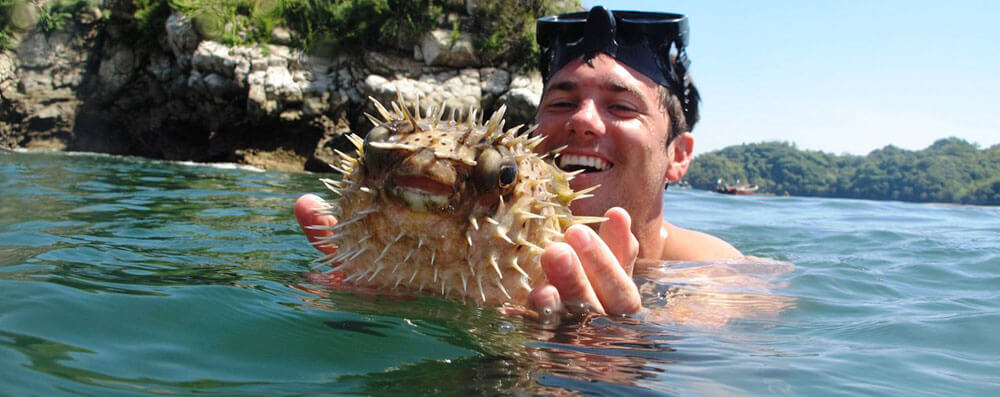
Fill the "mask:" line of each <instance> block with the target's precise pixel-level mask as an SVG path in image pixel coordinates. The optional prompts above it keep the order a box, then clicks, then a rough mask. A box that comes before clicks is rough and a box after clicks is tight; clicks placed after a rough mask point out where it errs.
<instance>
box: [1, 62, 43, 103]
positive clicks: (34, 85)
mask: <svg viewBox="0 0 1000 397" xmlns="http://www.w3.org/2000/svg"><path fill="white" fill-rule="evenodd" d="M19 84H20V91H21V92H22V93H24V95H27V96H28V97H30V98H39V99H42V98H48V97H50V96H51V95H52V88H53V87H52V76H51V75H49V74H48V73H45V72H38V71H34V70H30V69H28V70H21V81H20V83H19ZM4 95H6V93H5V94H4Z"/></svg>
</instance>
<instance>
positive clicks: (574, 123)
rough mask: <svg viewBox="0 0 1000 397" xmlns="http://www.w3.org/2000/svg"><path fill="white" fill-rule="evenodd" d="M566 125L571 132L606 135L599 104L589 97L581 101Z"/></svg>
mask: <svg viewBox="0 0 1000 397" xmlns="http://www.w3.org/2000/svg"><path fill="white" fill-rule="evenodd" d="M566 127H567V129H568V130H569V132H570V133H571V134H579V135H583V136H600V135H604V120H602V119H601V112H600V111H599V110H598V108H597V104H596V103H594V101H593V100H589V99H588V100H584V101H581V102H580V105H579V107H577V108H576V110H575V111H574V112H573V113H572V114H571V115H570V117H569V120H567V121H566Z"/></svg>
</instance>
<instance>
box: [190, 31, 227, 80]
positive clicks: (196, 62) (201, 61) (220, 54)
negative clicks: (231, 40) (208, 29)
mask: <svg viewBox="0 0 1000 397" xmlns="http://www.w3.org/2000/svg"><path fill="white" fill-rule="evenodd" d="M235 65H236V60H235V59H233V58H232V57H230V49H229V47H227V46H226V45H224V44H221V43H217V42H214V41H208V40H206V41H203V42H201V43H199V44H198V48H197V49H196V50H195V51H194V55H193V56H191V66H192V67H193V68H194V69H196V70H198V71H200V72H202V73H218V74H220V75H223V76H226V77H233V67H234V66H235Z"/></svg>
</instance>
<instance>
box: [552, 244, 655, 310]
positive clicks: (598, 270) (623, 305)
mask: <svg viewBox="0 0 1000 397" xmlns="http://www.w3.org/2000/svg"><path fill="white" fill-rule="evenodd" d="M564 239H565V241H566V243H568V244H569V245H570V246H571V247H572V249H573V250H574V251H575V256H577V258H578V259H579V262H580V264H581V266H582V267H583V270H584V272H585V273H586V277H587V279H588V280H589V281H590V285H591V286H593V288H592V289H593V291H594V292H595V293H596V294H597V296H598V297H600V302H601V305H602V307H603V308H604V309H606V310H607V312H608V313H613V314H625V313H635V312H638V311H639V309H641V308H642V302H641V300H640V298H639V290H638V289H637V288H636V286H635V282H633V281H632V276H631V275H629V274H628V273H626V269H623V268H622V266H621V265H620V264H619V263H618V259H617V258H616V257H615V254H614V253H613V252H611V249H610V248H608V246H607V245H606V244H604V243H603V242H602V241H601V238H600V237H599V236H598V235H597V233H594V231H593V230H591V229H590V228H589V227H586V226H583V225H574V226H572V227H570V228H569V229H567V230H566V235H565V238H564ZM629 263H631V261H630V262H629ZM557 287H558V286H557ZM559 291H560V293H562V291H563V290H562V288H560V289H559ZM563 295H565V294H563ZM566 301H567V299H566V298H565V296H564V297H563V303H564V304H565V303H566Z"/></svg>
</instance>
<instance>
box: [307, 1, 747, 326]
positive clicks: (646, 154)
mask: <svg viewBox="0 0 1000 397" xmlns="http://www.w3.org/2000/svg"><path fill="white" fill-rule="evenodd" d="M538 28H539V29H538V39H539V44H540V45H541V47H542V51H543V57H542V61H541V65H540V69H541V71H542V75H543V77H544V78H545V79H546V86H545V90H544V92H543V95H542V100H541V103H540V105H539V109H538V115H537V121H538V128H537V130H536V132H535V133H537V134H541V135H545V136H548V137H549V138H548V139H546V140H545V142H544V143H543V147H542V148H541V150H542V151H547V150H551V149H554V148H557V147H561V146H566V149H565V150H564V151H563V152H562V154H561V155H560V156H559V158H558V165H559V166H560V167H562V168H564V169H583V170H584V173H582V174H580V175H578V176H577V177H576V178H575V179H574V180H573V181H572V184H571V185H572V187H573V188H574V189H576V190H580V189H583V188H586V187H589V186H593V185H596V184H600V185H601V187H600V188H598V189H597V190H595V191H594V192H593V195H594V196H593V197H591V198H588V199H581V200H578V201H575V202H574V203H573V206H572V210H573V212H574V213H575V214H578V215H590V216H592V215H604V216H605V217H607V218H608V220H607V221H606V222H604V223H602V224H601V225H600V227H599V230H598V231H597V232H595V231H594V230H592V229H591V228H589V227H586V226H582V225H577V226H574V227H571V228H569V229H568V230H566V233H565V239H564V240H565V242H563V243H555V244H552V245H551V246H549V247H546V248H545V251H544V252H543V253H542V257H541V263H542V268H543V269H544V271H545V273H546V276H547V278H548V281H549V284H546V285H542V286H539V287H537V288H536V289H535V290H533V291H532V292H531V297H530V300H531V302H532V304H533V306H534V308H535V309H536V310H538V311H539V312H562V311H569V312H579V311H591V312H596V313H604V314H629V313H636V312H638V311H640V310H641V309H642V304H641V300H640V296H639V291H638V288H637V287H636V285H635V282H634V281H633V280H632V270H633V269H632V267H633V265H634V264H635V262H636V259H637V258H647V259H659V260H687V261H697V260H709V259H726V258H738V257H741V256H742V254H740V252H739V251H738V250H736V248H734V247H733V246H731V245H729V244H728V243H726V242H725V241H722V240H720V239H718V238H716V237H713V236H710V235H707V234H704V233H700V232H696V231H692V230H687V229H683V228H680V227H677V226H674V225H672V224H670V223H669V222H667V221H666V220H664V218H663V215H664V214H663V204H662V190H663V186H665V185H666V184H667V183H669V182H676V181H678V180H680V179H681V178H682V177H683V176H684V174H685V173H686V172H687V168H688V165H689V164H690V162H691V153H692V150H693V145H694V138H693V137H692V136H691V133H690V128H691V126H692V125H693V124H694V122H695V121H697V118H698V112H697V102H698V95H697V90H695V88H694V86H693V85H692V84H691V82H690V79H689V78H688V75H687V71H686V66H687V65H686V55H685V54H684V52H683V50H684V46H685V44H686V35H687V25H686V19H685V18H684V16H682V15H677V14H665V13H640V12H622V11H618V12H614V13H612V12H610V11H607V10H605V9H604V8H603V7H594V8H593V9H592V10H591V11H590V12H589V13H573V14H563V15H560V16H555V17H546V18H542V19H540V20H539V25H538ZM672 49H675V50H676V52H675V53H673V54H671V50H672ZM320 205H322V200H321V199H319V198H318V197H316V196H313V195H305V196H302V197H300V198H299V200H298V201H297V202H296V205H295V214H296V217H297V218H298V220H299V223H300V225H302V227H303V231H304V232H305V233H306V235H307V236H308V237H309V239H310V241H315V240H317V239H318V238H320V237H321V236H322V235H323V234H322V233H323V231H319V230H312V229H308V228H306V226H309V225H332V224H334V223H336V220H335V219H332V217H329V216H321V215H317V214H316V213H315V211H314V210H315V209H316V208H318V207H319V206H320Z"/></svg>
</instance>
